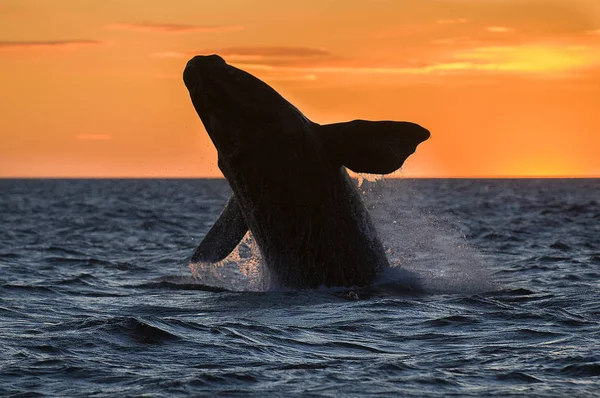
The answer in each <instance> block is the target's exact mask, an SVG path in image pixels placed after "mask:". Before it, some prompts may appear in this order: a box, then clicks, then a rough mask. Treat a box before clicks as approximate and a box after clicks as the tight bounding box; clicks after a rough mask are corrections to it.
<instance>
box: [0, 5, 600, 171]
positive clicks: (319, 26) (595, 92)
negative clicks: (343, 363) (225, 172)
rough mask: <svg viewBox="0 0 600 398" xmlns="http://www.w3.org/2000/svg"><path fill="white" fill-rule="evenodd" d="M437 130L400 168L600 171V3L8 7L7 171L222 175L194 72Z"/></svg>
mask: <svg viewBox="0 0 600 398" xmlns="http://www.w3.org/2000/svg"><path fill="white" fill-rule="evenodd" d="M202 53H204V54H206V53H219V54H221V55H222V56H223V57H224V58H225V59H226V60H227V61H228V62H229V63H232V64H233V65H236V66H238V67H240V68H242V69H245V70H247V71H249V72H250V73H253V74H255V75H256V76H258V77H260V78H261V79H263V80H265V81H266V82H267V83H269V84H270V85H272V86H273V87H274V88H275V89H276V90H278V91H279V92H280V93H282V94H283V95H284V96H285V97H286V98H288V99H289V100H290V101H291V102H292V103H294V104H295V105H297V106H298V108H299V109H300V110H302V111H303V112H304V113H305V114H306V115H307V116H308V117H309V118H311V119H312V120H314V121H316V122H319V123H327V122H336V121H345V120H351V119H357V118H362V119H373V120H377V119H391V120H408V121H413V122H416V123H419V124H421V125H423V126H424V127H427V128H428V129H429V130H431V132H432V138H431V139H430V140H429V141H427V142H425V143H424V144H421V146H419V148H418V149H417V152H416V154H415V155H413V157H411V158H410V159H409V161H408V162H407V163H406V165H405V168H404V171H403V173H402V174H401V175H405V176H423V177H465V176H466V177H485V176H600V111H599V110H600V1H598V0H564V1H552V0H541V1H536V0H419V1H416V0H388V1H386V0H339V1H336V0H302V1H280V0H219V1H209V0H171V1H163V0H160V1H159V0H120V1H108V0H106V1H97V0H52V1H50V0H28V1H22V0H0V88H1V89H0V90H1V94H0V109H1V112H2V113H1V117H0V135H1V145H0V177H51V176H52V177H67V176H68V177H193V176H197V177H208V176H220V175H221V174H220V171H219V170H218V168H217V166H216V152H215V150H214V148H213V146H212V144H211V142H210V140H209V138H208V136H207V134H206V133H205V131H204V128H203V127H202V123H201V122H200V120H199V119H198V116H197V115H196V113H195V111H194V109H193V107H192V105H191V102H190V99H189V95H188V93H187V90H186V88H185V86H184V85H183V82H182V79H181V73H182V71H183V68H184V66H185V63H186V62H187V60H188V59H189V58H191V57H192V56H193V55H195V54H202Z"/></svg>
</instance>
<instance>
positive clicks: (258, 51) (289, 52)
mask: <svg viewBox="0 0 600 398" xmlns="http://www.w3.org/2000/svg"><path fill="white" fill-rule="evenodd" d="M204 52H205V53H212V54H220V55H222V56H224V57H228V56H229V57H231V56H240V57H322V56H328V55H331V53H330V52H329V51H327V50H324V49H322V48H310V47H223V48H213V49H208V50H204Z"/></svg>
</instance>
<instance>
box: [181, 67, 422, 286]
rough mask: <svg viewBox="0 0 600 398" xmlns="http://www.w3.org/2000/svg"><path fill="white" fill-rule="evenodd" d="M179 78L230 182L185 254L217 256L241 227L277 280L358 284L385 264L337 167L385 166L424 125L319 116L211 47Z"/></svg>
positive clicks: (392, 165)
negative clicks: (211, 221) (332, 120)
mask: <svg viewBox="0 0 600 398" xmlns="http://www.w3.org/2000/svg"><path fill="white" fill-rule="evenodd" d="M183 80H184V82H185V85H186V87H187V88H188V90H189V92H190V97H191V99H192V103H193V104H194V108H195V109H196V112H197V113H198V115H199V116H200V119H201V120H202V123H204V126H205V127H206V131H207V132H208V134H209V135H210V138H211V139H212V142H213V143H214V145H215V147H216V148H217V151H218V154H219V168H220V169H221V171H222V172H223V175H224V176H225V178H227V180H228V181H229V184H230V186H231V189H232V190H233V195H232V197H231V199H230V200H229V203H228V204H227V206H226V207H225V210H224V211H223V213H222V214H221V216H220V218H219V220H217V222H216V223H215V225H214V226H213V227H212V228H211V230H210V231H209V232H208V234H207V235H206V237H205V238H204V240H203V241H202V243H200V245H199V246H198V248H197V249H196V251H195V253H194V255H193V257H192V262H199V261H201V262H217V261H220V260H222V259H224V258H225V257H226V256H227V255H228V254H229V253H230V252H231V251H232V250H233V249H234V248H235V246H236V245H237V244H238V243H239V241H240V240H241V239H242V237H243V236H244V234H245V233H246V231H247V230H248V229H250V231H251V232H252V235H253V237H254V239H255V240H256V242H257V244H258V247H259V248H260V252H261V254H262V256H263V260H264V262H265V264H266V266H267V267H268V269H269V272H270V274H271V276H272V277H273V278H274V283H277V284H279V285H281V286H286V287H293V288H318V287H320V286H322V285H325V286H365V285H368V284H371V283H372V282H373V280H374V278H375V276H376V274H377V272H378V271H379V270H381V269H382V268H384V267H387V266H389V264H388V260H387V258H386V255H385V252H384V249H383V246H382V244H381V242H380V240H379V238H378V236H377V232H376V231H375V228H374V227H373V224H372V222H371V218H370V216H369V214H368V212H367V209H366V208H365V206H364V204H363V201H362V199H361V197H360V193H359V191H358V189H357V187H356V184H355V183H354V182H352V181H351V179H350V178H349V176H348V173H347V172H346V169H345V168H344V166H346V167H348V168H349V169H351V170H353V171H356V172H364V173H377V174H385V173H390V172H392V171H394V170H396V169H398V168H400V166H402V164H403V163H404V161H405V160H406V158H407V157H408V156H409V155H411V154H412V153H413V152H414V151H415V149H416V147H417V145H418V144H419V143H421V142H423V141H425V140H426V139H427V138H429V131H427V130H426V129H424V128H422V127H421V126H419V125H417V124H414V123H409V122H393V121H379V122H371V121H365V120H354V121H351V122H346V123H336V124H329V125H323V126H322V125H319V124H317V123H314V122H311V121H310V120H308V119H307V118H306V117H305V116H304V115H303V114H302V113H301V112H300V111H299V110H298V109H296V108H295V107H294V106H293V105H292V104H290V103H289V102H288V101H286V100H285V99H284V98H283V97H282V96H281V95H279V94H278V93H277V92H276V91H275V90H273V89H272V88H271V87H269V86H268V85H267V84H266V83H264V82H262V81H261V80H259V79H257V78H256V77H254V76H252V75H250V74H249V73H247V72H245V71H243V70H240V69H237V68H234V67H233V66H231V65H228V64H227V63H225V61H224V60H223V59H222V58H221V57H219V56H218V55H209V56H196V57H194V58H193V59H191V60H190V61H189V62H188V63H187V66H186V68H185V71H184V72H183Z"/></svg>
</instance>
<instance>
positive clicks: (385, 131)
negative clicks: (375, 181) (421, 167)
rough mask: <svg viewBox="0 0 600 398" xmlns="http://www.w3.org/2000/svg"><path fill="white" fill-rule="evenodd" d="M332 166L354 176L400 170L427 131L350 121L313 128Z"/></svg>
mask: <svg viewBox="0 0 600 398" xmlns="http://www.w3.org/2000/svg"><path fill="white" fill-rule="evenodd" d="M316 129H317V130H318V132H319V134H320V135H321V137H323V139H324V140H325V142H326V144H327V146H328V148H329V152H330V154H331V156H332V160H333V161H334V163H339V164H342V165H344V166H346V167H347V168H349V169H350V170H352V171H355V172H357V173H372V174H388V173H391V172H393V171H395V170H397V169H399V168H400V167H401V166H402V164H403V163H404V161H405V160H406V158H408V157H409V156H410V155H411V154H412V153H413V152H414V151H415V150H416V149H417V145H419V144H420V143H421V142H423V141H425V140H426V139H428V138H429V135H430V134H429V131H428V130H427V129H425V128H423V127H421V126H419V125H418V124H415V123H410V122H393V121H377V122H373V121H368V120H353V121H351V122H345V123H334V124H326V125H321V126H318V127H317V128H316Z"/></svg>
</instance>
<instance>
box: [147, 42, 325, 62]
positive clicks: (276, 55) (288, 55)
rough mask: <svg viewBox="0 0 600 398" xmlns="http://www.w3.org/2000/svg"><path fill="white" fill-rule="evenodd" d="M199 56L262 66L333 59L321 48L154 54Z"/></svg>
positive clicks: (224, 48) (163, 56) (170, 56)
mask: <svg viewBox="0 0 600 398" xmlns="http://www.w3.org/2000/svg"><path fill="white" fill-rule="evenodd" d="M199 54H206V55H208V54H218V55H220V56H222V57H223V58H225V59H226V60H227V61H228V62H234V63H236V62H237V63H259V64H263V65H272V66H277V65H296V66H297V65H311V64H315V63H322V62H324V61H329V62H332V61H334V60H335V59H336V58H337V57H335V56H334V55H333V54H332V53H331V52H329V51H327V50H325V49H322V48H311V47H266V46H265V47H222V48H207V49H200V50H195V51H185V52H175V51H167V52H161V53H155V54H153V56H155V57H159V58H190V57H193V56H195V55H199Z"/></svg>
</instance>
